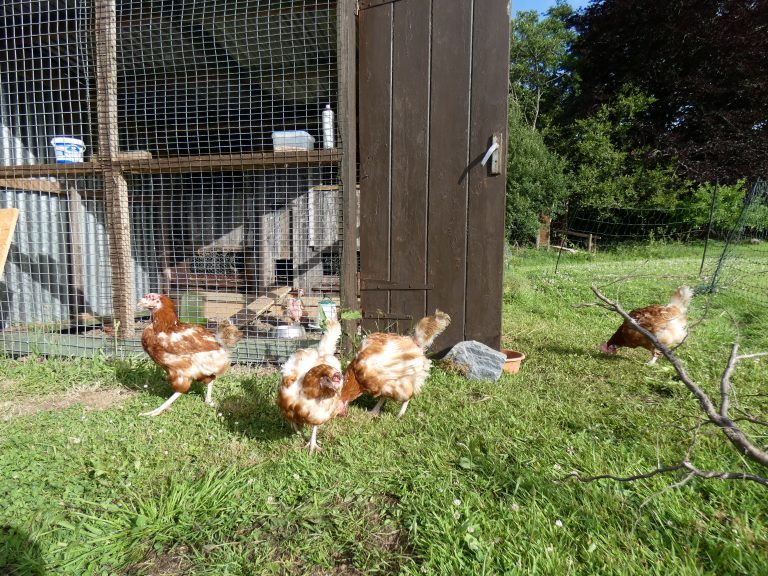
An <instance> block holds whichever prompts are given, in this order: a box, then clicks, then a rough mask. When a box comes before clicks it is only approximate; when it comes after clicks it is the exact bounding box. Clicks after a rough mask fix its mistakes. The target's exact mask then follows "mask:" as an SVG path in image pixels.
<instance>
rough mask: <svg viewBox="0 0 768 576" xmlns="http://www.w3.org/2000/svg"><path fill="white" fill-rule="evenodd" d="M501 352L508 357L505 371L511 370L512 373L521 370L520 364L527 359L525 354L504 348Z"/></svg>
mask: <svg viewBox="0 0 768 576" xmlns="http://www.w3.org/2000/svg"><path fill="white" fill-rule="evenodd" d="M501 353H502V354H504V355H505V356H506V357H507V360H506V361H505V362H504V371H505V372H509V373H510V374H515V373H516V372H518V371H519V370H520V364H522V362H523V360H525V354H523V353H522V352H516V351H515V350H507V349H503V350H502V351H501Z"/></svg>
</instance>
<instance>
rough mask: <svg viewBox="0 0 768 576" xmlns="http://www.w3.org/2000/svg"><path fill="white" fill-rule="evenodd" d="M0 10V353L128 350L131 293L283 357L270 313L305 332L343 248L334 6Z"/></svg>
mask: <svg viewBox="0 0 768 576" xmlns="http://www.w3.org/2000/svg"><path fill="white" fill-rule="evenodd" d="M0 15H1V16H0V18H1V19H0V25H2V28H3V37H4V39H3V40H0V129H1V136H2V139H1V140H0V145H1V150H2V157H1V161H2V162H1V164H0V198H2V203H1V204H0V208H15V209H18V211H19V218H18V222H17V224H16V227H15V230H14V231H13V236H12V242H11V248H10V251H9V254H8V258H7V262H6V263H5V266H4V274H3V277H2V281H1V282H0V329H1V330H2V332H0V341H1V342H2V344H3V347H4V351H5V352H6V353H10V354H27V353H34V352H40V353H61V354H67V355H68V354H76V355H91V354H95V353H97V352H100V351H107V352H109V353H117V354H122V353H131V352H134V351H139V350H140V344H139V342H138V338H139V336H140V330H141V328H142V326H143V323H144V322H145V321H146V318H145V317H142V316H140V315H137V311H136V309H135V303H136V301H137V300H138V298H139V297H140V296H141V295H142V294H143V293H145V292H149V291H159V292H166V293H168V294H169V295H171V297H172V298H173V299H174V300H175V301H176V304H177V306H178V308H179V311H180V315H181V316H182V320H187V321H192V322H197V323H201V324H206V325H210V326H214V325H215V324H217V323H218V322H220V321H221V320H224V319H230V320H231V321H233V322H235V323H236V324H237V325H238V326H239V327H240V328H241V329H242V330H243V332H244V333H245V336H246V338H245V340H244V342H242V343H241V345H239V346H238V349H237V350H236V352H235V357H236V359H238V360H240V361H262V360H270V359H275V358H279V357H283V356H285V355H286V354H287V353H289V351H290V350H291V349H292V348H293V347H295V345H296V343H287V342H282V341H281V339H276V338H274V337H273V334H274V333H275V331H274V327H275V326H276V325H279V324H286V323H295V324H300V325H301V331H300V332H301V333H302V334H305V335H306V336H307V337H311V336H312V335H313V334H316V333H317V330H318V322H317V318H318V308H319V307H320V306H321V305H320V303H321V302H323V305H324V306H327V305H328V304H329V303H333V305H338V303H339V294H340V269H339V258H340V254H341V251H342V249H343V238H342V234H341V221H342V214H341V199H342V190H341V186H340V184H341V183H340V176H339V174H340V170H339V167H340V162H341V158H342V149H343V146H342V143H341V141H340V138H339V134H338V130H336V125H337V122H336V120H337V119H338V116H339V114H342V113H343V110H340V101H339V87H338V72H337V59H338V56H337V30H336V27H337V25H336V2H328V1H320V0H237V1H230V2H220V1H217V0H197V1H195V2H188V1H187V2H184V1H168V0H52V1H50V2H28V1H27V0H6V1H5V2H3V3H2V6H0ZM296 298H300V302H299V308H300V311H301V314H300V315H297V314H295V310H296ZM291 305H292V306H291ZM331 307H332V306H331ZM289 309H290V310H292V311H293V313H292V314H291V315H288V314H286V311H287V310H289ZM329 309H330V308H329Z"/></svg>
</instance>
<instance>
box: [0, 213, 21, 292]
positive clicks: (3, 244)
mask: <svg viewBox="0 0 768 576" xmlns="http://www.w3.org/2000/svg"><path fill="white" fill-rule="evenodd" d="M18 220H19V209H18V208H3V209H0V277H2V276H3V270H4V269H5V261H6V260H7V259H8V251H9V250H10V249H11V241H12V240H13V231H14V230H16V222H18Z"/></svg>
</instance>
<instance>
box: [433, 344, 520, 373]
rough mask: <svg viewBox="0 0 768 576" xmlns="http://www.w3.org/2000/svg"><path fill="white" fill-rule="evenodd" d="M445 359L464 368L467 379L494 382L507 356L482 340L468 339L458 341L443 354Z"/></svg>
mask: <svg viewBox="0 0 768 576" xmlns="http://www.w3.org/2000/svg"><path fill="white" fill-rule="evenodd" d="M445 359H446V360H450V361H452V362H454V363H456V364H459V365H460V366H462V367H463V368H465V369H466V377H467V379H468V380H491V381H493V382H495V381H496V380H498V379H499V376H501V371H502V369H503V367H504V362H505V361H506V359H507V357H506V356H505V355H504V354H502V353H501V352H499V351H498V350H494V349H493V348H490V347H489V346H486V345H485V344H483V343H482V342H477V341H476V340H468V341H465V342H459V343H458V344H456V345H455V346H454V347H453V348H451V350H450V351H449V352H448V354H446V355H445Z"/></svg>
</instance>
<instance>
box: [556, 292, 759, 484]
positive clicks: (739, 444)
mask: <svg viewBox="0 0 768 576" xmlns="http://www.w3.org/2000/svg"><path fill="white" fill-rule="evenodd" d="M592 292H594V293H595V296H597V298H598V299H599V300H600V301H601V302H603V303H604V304H605V305H606V306H608V307H609V308H610V309H611V310H613V311H615V312H616V313H617V314H619V315H620V316H622V317H623V318H624V320H626V321H627V322H629V323H630V324H631V325H632V327H633V328H634V329H635V330H637V331H638V332H640V333H641V334H643V335H644V336H645V337H646V338H648V339H649V340H650V341H651V342H653V344H654V346H656V348H657V349H658V350H660V351H661V353H662V354H664V356H665V357H666V358H667V360H669V362H670V363H671V364H672V366H673V367H674V369H675V371H676V372H677V375H678V376H679V378H680V380H681V381H682V382H683V384H684V385H685V387H686V388H687V389H688V390H689V391H690V392H691V394H693V396H694V397H695V398H696V399H697V400H698V402H699V406H700V407H701V410H702V411H703V412H704V414H705V416H706V419H702V420H701V421H700V422H699V424H698V425H697V426H696V429H695V430H694V435H693V439H692V441H691V443H690V445H689V447H688V450H687V452H686V454H685V456H684V457H683V459H682V460H681V461H680V462H679V463H676V464H672V465H667V466H662V465H660V464H659V465H658V467H657V468H656V469H655V470H652V471H651V472H646V473H642V474H636V475H633V476H626V477H622V476H616V475H613V474H601V475H597V476H590V477H584V478H582V477H581V476H580V475H579V474H578V473H577V472H574V473H571V474H569V475H568V476H567V477H575V478H577V479H578V480H579V481H580V482H592V481H594V480H601V479H612V480H616V481H618V482H631V481H634V480H641V479H644V478H651V477H653V476H657V475H659V474H664V473H668V472H676V471H686V472H687V474H686V476H685V478H683V479H682V480H681V481H679V482H677V483H675V484H674V485H673V486H672V487H678V486H682V485H684V484H685V483H687V482H688V481H690V480H691V479H692V478H706V479H712V478H716V479H720V480H748V481H751V482H756V483H758V484H761V485H763V486H768V478H764V477H762V476H758V475H755V474H748V473H746V472H722V471H711V470H701V469H699V468H697V467H696V466H694V465H693V464H692V463H691V456H692V455H693V451H694V449H695V447H696V442H697V440H698V433H699V430H700V428H701V427H702V426H704V425H709V424H711V425H714V426H716V427H717V428H718V429H719V430H720V431H721V432H722V433H723V434H724V435H725V437H726V438H727V439H728V440H729V441H730V442H731V444H732V445H733V446H734V447H735V448H736V450H737V451H738V452H739V454H741V455H743V456H745V457H746V458H747V459H748V460H751V461H752V462H756V463H758V464H761V465H763V466H766V467H768V453H767V452H766V451H765V450H763V449H762V448H759V447H758V446H756V445H755V444H754V443H753V442H752V441H751V440H750V438H749V437H748V436H747V435H746V434H745V432H744V431H743V430H742V429H741V428H740V427H739V426H738V422H740V421H747V422H750V423H753V424H759V425H766V423H765V422H763V421H761V420H758V419H757V418H754V417H753V416H751V415H749V414H746V413H745V412H743V411H742V410H738V409H737V411H739V412H741V413H742V414H743V416H742V417H741V418H735V419H734V418H731V417H730V416H729V410H730V407H731V392H732V384H731V376H732V374H733V371H734V369H735V367H736V364H737V363H738V362H739V361H740V360H745V359H750V358H758V357H762V356H768V352H758V353H754V354H739V345H738V343H735V344H734V345H733V347H732V348H731V354H730V356H729V358H728V362H727V364H726V366H725V370H724V371H723V375H722V377H721V378H720V407H719V409H718V408H717V407H716V406H715V403H714V402H713V401H712V399H711V398H710V397H709V395H708V394H707V393H706V392H705V391H704V390H703V389H702V388H701V387H700V386H699V385H698V384H697V383H696V382H695V381H694V380H693V379H692V378H691V377H690V376H689V375H688V373H687V372H686V370H685V368H684V367H683V365H682V363H681V362H680V360H679V359H678V358H677V357H676V356H675V355H674V354H673V353H672V351H671V350H670V349H669V348H667V347H666V346H665V345H664V344H662V343H661V342H659V340H658V339H657V338H656V336H655V335H654V334H653V333H652V332H650V331H648V330H646V329H645V328H644V327H642V326H640V325H639V324H638V323H637V322H636V321H635V320H634V319H633V318H632V317H631V316H630V315H629V314H628V313H627V312H626V311H625V310H624V309H623V308H622V307H621V306H620V305H619V304H618V303H616V302H613V301H611V300H609V299H608V298H607V297H606V296H605V295H603V294H602V293H601V292H600V290H598V289H597V288H596V287H595V286H592Z"/></svg>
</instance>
